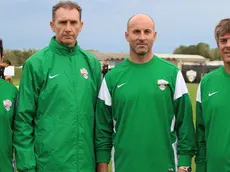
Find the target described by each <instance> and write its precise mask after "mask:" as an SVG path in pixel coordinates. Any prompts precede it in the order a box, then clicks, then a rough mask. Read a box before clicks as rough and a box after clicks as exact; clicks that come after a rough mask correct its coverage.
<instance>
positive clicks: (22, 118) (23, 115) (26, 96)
mask: <svg viewBox="0 0 230 172" xmlns="http://www.w3.org/2000/svg"><path fill="white" fill-rule="evenodd" d="M34 73H35V72H34V69H33V68H32V65H31V63H30V61H26V62H25V63H24V66H23V70H22V76H21V81H20V88H19V97H18V106H17V110H16V116H15V120H14V127H13V135H14V136H13V146H14V148H15V152H16V163H17V168H18V170H19V171H20V172H27V171H30V172H32V171H35V170H34V168H35V167H36V162H35V153H34V136H33V135H34V118H35V115H36V109H37V99H38V90H37V89H36V88H37V78H36V77H35V74H34Z"/></svg>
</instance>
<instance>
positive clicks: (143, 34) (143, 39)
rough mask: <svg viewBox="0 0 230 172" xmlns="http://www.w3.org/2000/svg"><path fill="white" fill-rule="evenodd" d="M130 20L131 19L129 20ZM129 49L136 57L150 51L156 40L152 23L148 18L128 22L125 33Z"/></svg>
mask: <svg viewBox="0 0 230 172" xmlns="http://www.w3.org/2000/svg"><path fill="white" fill-rule="evenodd" d="M131 20H132V19H131ZM125 36H126V40H127V41H128V42H129V45H130V49H131V51H133V52H134V53H135V54H137V55H138V56H144V55H145V54H147V53H148V52H150V51H152V46H153V43H154V41H155V39H156V32H155V29H154V23H153V21H152V20H151V19H149V18H146V17H145V18H143V19H135V20H134V21H130V24H129V26H128V31H127V32H126V33H125Z"/></svg>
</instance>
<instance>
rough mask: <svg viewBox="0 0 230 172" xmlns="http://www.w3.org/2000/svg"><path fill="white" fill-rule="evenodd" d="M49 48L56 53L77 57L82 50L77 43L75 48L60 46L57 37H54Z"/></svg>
mask: <svg viewBox="0 0 230 172" xmlns="http://www.w3.org/2000/svg"><path fill="white" fill-rule="evenodd" d="M49 46H50V48H51V49H52V50H53V51H54V52H55V53H57V54H61V55H75V54H76V53H77V52H78V51H79V49H80V47H79V46H78V45H77V42H76V45H75V46H74V47H68V46H66V45H63V44H60V43H59V42H58V41H57V40H56V37H55V36H54V37H52V39H51V41H50V44H49Z"/></svg>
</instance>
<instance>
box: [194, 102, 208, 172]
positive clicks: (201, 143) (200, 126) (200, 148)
mask: <svg viewBox="0 0 230 172" xmlns="http://www.w3.org/2000/svg"><path fill="white" fill-rule="evenodd" d="M196 140H197V154H196V159H195V162H196V172H206V141H205V126H204V120H203V115H202V105H201V103H200V102H199V101H197V102H196Z"/></svg>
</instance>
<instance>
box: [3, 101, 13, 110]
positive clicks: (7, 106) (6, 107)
mask: <svg viewBox="0 0 230 172" xmlns="http://www.w3.org/2000/svg"><path fill="white" fill-rule="evenodd" d="M3 106H4V107H5V109H6V110H7V111H10V109H11V106H12V102H11V100H3Z"/></svg>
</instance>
